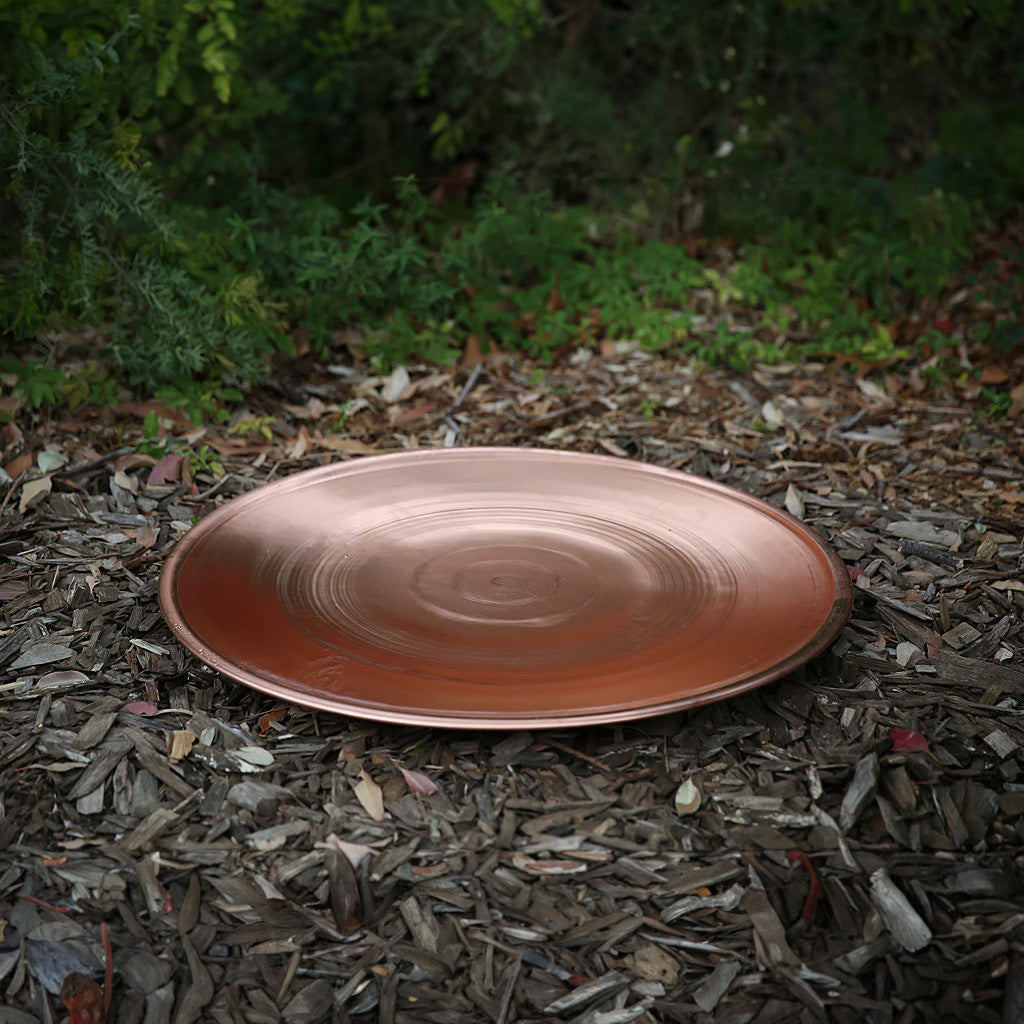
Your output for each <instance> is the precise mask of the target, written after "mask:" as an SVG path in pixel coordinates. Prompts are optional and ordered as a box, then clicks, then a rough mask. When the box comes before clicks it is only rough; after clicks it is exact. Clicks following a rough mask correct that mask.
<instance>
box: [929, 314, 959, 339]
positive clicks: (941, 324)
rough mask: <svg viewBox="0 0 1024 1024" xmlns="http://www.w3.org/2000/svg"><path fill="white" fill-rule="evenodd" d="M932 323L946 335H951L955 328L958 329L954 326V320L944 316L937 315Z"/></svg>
mask: <svg viewBox="0 0 1024 1024" xmlns="http://www.w3.org/2000/svg"><path fill="white" fill-rule="evenodd" d="M932 324H933V325H934V326H935V327H936V329H937V330H940V331H942V333H943V334H946V335H950V334H952V333H953V331H954V330H956V328H955V327H954V326H953V321H952V320H947V319H946V318H945V317H944V316H937V317H936V318H935V319H934V320H933V321H932Z"/></svg>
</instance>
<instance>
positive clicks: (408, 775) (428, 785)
mask: <svg viewBox="0 0 1024 1024" xmlns="http://www.w3.org/2000/svg"><path fill="white" fill-rule="evenodd" d="M400 770H401V772H402V775H403V777H404V778H405V781H406V783H407V785H408V786H409V789H411V790H412V792H413V793H423V794H425V795H427V796H429V795H430V794H431V793H436V792H437V785H436V783H435V782H434V780H433V779H431V778H430V777H429V776H427V775H424V774H423V772H415V771H410V770H409V769H408V768H401V769H400Z"/></svg>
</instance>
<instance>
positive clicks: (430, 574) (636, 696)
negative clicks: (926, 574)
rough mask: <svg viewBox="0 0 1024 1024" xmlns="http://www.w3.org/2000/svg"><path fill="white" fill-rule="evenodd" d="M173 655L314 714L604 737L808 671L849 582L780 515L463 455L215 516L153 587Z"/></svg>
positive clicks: (673, 480) (640, 481) (535, 464)
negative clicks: (189, 653)
mask: <svg viewBox="0 0 1024 1024" xmlns="http://www.w3.org/2000/svg"><path fill="white" fill-rule="evenodd" d="M160 600H161V606H162V608H163V610H164V614H165V616H166V617H167V619H168V621H169V622H170V623H171V625H172V627H173V628H174V630H175V632H176V633H177V634H178V636H179V638H180V639H181V640H182V642H183V643H185V644H186V645H187V646H188V647H189V648H191V649H192V650H193V651H194V652H195V653H196V654H197V655H198V656H199V657H200V658H202V659H203V660H205V661H207V662H208V663H209V664H211V665H213V666H214V667H215V668H217V669H219V670H220V671H222V672H224V673H225V674H227V675H229V676H232V677H233V678H235V679H238V680H240V681H241V682H243V683H246V684H248V685H250V686H252V687H254V688H256V689H258V690H262V691H264V692H267V693H270V694H274V695H276V696H279V697H283V698H286V699H290V700H294V701H296V702H298V703H302V704H306V705H309V706H312V707H316V708H321V709H324V710H334V711H340V712H344V713H348V714H352V715H357V716H362V717H369V718H378V719H382V720H388V721H396V722H407V723H428V724H444V725H455V726H475V727H485V728H502V727H511V728H514V727H523V726H527V725H529V726H537V725H545V724H547V725H554V724H577V723H584V722H586V723H590V722H600V721H618V720H622V719H627V718H635V717H641V716H644V715H650V714H657V713H661V712H665V711H669V710H673V709H676V708H680V707H686V706H689V705H693V704H698V703H704V702H706V701H708V700H715V699H719V698H721V697H725V696H729V695H731V694H734V693H738V692H741V691H743V690H746V689H749V688H751V687H753V686H756V685H759V684H761V683H764V682H767V681H768V680H769V679H773V678H776V677H777V676H779V675H781V674H783V673H785V672H786V671H788V670H790V669H792V668H793V667H795V666H796V665H797V664H799V663H801V662H802V661H804V660H806V659H807V658H809V657H811V656H812V655H813V654H815V653H817V652H818V651H819V650H821V649H822V648H823V647H824V646H825V645H826V644H827V643H828V642H829V641H830V640H831V639H832V638H833V637H834V636H835V634H836V633H837V632H838V630H839V628H840V627H841V625H842V623H843V622H844V621H845V619H846V617H847V615H848V614H849V608H850V602H851V592H850V585H849V580H848V577H847V575H846V571H845V568H844V567H843V565H842V563H841V562H839V560H838V558H837V557H836V556H835V554H834V553H832V551H831V550H830V549H829V548H828V547H827V545H825V544H824V542H822V541H821V540H819V539H818V538H817V536H816V535H815V534H813V533H812V532H810V531H809V530H807V529H806V528H805V527H803V526H802V524H800V523H798V522H796V521H795V520H792V519H790V518H789V517H788V516H786V515H785V514H784V513H781V512H779V511H778V510H777V509H775V508H773V507H772V506H770V505H768V504H766V503H763V502H760V501H758V500H757V499H754V498H750V497H749V496H747V495H743V494H740V493H739V492H737V491H733V490H731V489H729V488H726V487H722V486H721V485H717V484H713V483H711V482H709V481H706V480H703V479H700V478H696V477H691V476H688V475H686V474H683V473H676V472H672V471H669V470H663V469H658V468H655V467H651V466H647V465H643V464H638V463H630V462H624V461H620V460H617V459H611V458H607V457H604V456H593V455H582V454H576V453H565V452H552V451H540V450H531V449H502V448H477V449H455V450H448V451H427V452H415V453H403V454H400V455H387V456H377V457H374V458H372V459H367V460H363V461H360V462H346V463H341V464H337V465H333V466H329V467H326V468H324V469H320V470H313V471H309V472H306V473H300V474H297V475H296V476H293V477H290V478H288V479H286V480H283V481H281V482H279V483H276V484H272V485H269V486H267V487H264V488H262V489H260V490H259V491H257V492H254V493H252V494H249V495H247V496H245V497H243V498H239V499H236V500H234V501H232V502H229V503H228V504H227V505H225V506H224V507H223V508H221V509H219V510H218V511H217V512H216V513H214V514H213V515H211V516H209V517H208V518H207V519H205V520H203V522H202V523H200V524H199V525H198V526H197V527H195V528H194V529H193V530H192V531H191V532H190V533H189V534H187V535H186V537H185V538H184V539H183V540H182V541H181V543H180V544H179V546H178V548H176V550H175V551H174V553H173V554H172V556H171V558H170V559H169V561H168V563H167V565H166V567H165V569H164V573H163V576H162V579H161V589H160Z"/></svg>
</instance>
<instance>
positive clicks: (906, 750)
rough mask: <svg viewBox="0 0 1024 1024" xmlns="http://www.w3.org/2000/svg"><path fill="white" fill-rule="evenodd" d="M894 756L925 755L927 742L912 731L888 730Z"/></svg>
mask: <svg viewBox="0 0 1024 1024" xmlns="http://www.w3.org/2000/svg"><path fill="white" fill-rule="evenodd" d="M889 736H890V738H891V739H892V752H893V753H894V754H919V753H920V754H927V753H928V741H927V740H926V739H925V738H924V737H923V736H922V735H921V734H920V733H919V732H914V731H913V729H890V730H889Z"/></svg>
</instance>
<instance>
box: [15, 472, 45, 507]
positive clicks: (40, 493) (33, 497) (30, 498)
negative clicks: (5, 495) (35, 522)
mask: <svg viewBox="0 0 1024 1024" xmlns="http://www.w3.org/2000/svg"><path fill="white" fill-rule="evenodd" d="M51 487H52V484H51V483H50V478H49V477H48V476H41V477H40V478H39V479H38V480H29V482H28V483H27V484H25V486H24V487H22V489H21V501H19V502H18V511H19V512H20V513H21V514H22V515H24V514H25V513H26V512H27V511H28V510H29V509H30V508H31V507H32V506H33V505H37V504H38V503H39V502H40V501H42V500H43V498H45V497H46V495H47V494H49V493H50V489H51Z"/></svg>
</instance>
